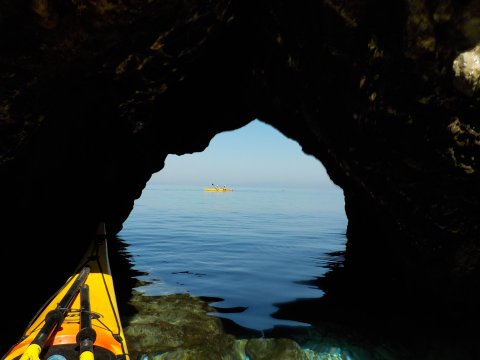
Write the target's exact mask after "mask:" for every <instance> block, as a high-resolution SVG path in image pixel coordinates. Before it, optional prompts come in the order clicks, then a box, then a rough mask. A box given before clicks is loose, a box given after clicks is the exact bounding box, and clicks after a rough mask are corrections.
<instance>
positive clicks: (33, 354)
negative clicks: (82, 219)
mask: <svg viewBox="0 0 480 360" xmlns="http://www.w3.org/2000/svg"><path fill="white" fill-rule="evenodd" d="M89 273H90V268H89V267H88V266H85V267H84V268H83V269H82V270H81V271H80V273H79V274H78V277H77V278H76V279H75V281H74V282H73V284H72V285H71V286H70V288H69V289H68V291H67V292H66V294H65V295H64V296H63V298H62V299H61V300H60V302H59V303H58V304H57V307H56V308H55V310H52V311H50V312H49V313H48V314H47V316H46V317H45V324H43V326H42V328H41V329H40V331H39V332H38V334H37V336H35V339H33V340H32V342H31V343H30V345H28V347H27V349H26V350H25V352H24V353H23V355H22V356H21V357H20V360H38V359H39V355H40V353H41V352H42V349H43V347H44V346H45V343H46V342H47V340H48V339H49V338H50V336H51V335H52V333H53V332H54V331H55V329H57V327H59V326H60V325H61V324H62V323H63V320H64V319H65V314H66V313H67V311H68V307H69V305H70V303H71V302H72V300H73V299H74V298H75V296H76V295H77V293H78V291H79V290H80V287H81V286H82V285H83V283H84V282H85V280H86V279H87V277H88V274H89Z"/></svg>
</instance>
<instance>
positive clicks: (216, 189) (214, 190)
mask: <svg viewBox="0 0 480 360" xmlns="http://www.w3.org/2000/svg"><path fill="white" fill-rule="evenodd" d="M203 190H204V191H206V192H230V191H233V189H229V188H204V189H203Z"/></svg>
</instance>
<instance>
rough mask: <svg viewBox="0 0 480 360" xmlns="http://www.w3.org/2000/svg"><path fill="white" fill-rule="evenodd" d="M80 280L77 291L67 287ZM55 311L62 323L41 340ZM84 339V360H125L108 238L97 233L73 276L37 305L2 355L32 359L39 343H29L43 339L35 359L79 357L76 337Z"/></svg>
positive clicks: (123, 338) (126, 353)
mask: <svg viewBox="0 0 480 360" xmlns="http://www.w3.org/2000/svg"><path fill="white" fill-rule="evenodd" d="M80 277H81V278H80ZM79 282H82V283H83V285H81V287H79V288H78V290H72V287H73V288H75V289H76V285H77V284H78V283H79ZM73 291H74V294H73V295H71V299H72V300H71V301H69V305H68V308H61V306H60V305H59V304H61V302H62V301H65V300H64V299H65V298H66V297H68V296H69V292H70V294H71V293H72V292H73ZM81 294H82V295H81ZM86 304H87V305H88V307H86ZM82 307H83V308H82ZM88 308H89V309H88ZM58 312H60V313H61V314H62V318H61V320H60V322H61V323H60V324H59V325H57V324H56V325H55V326H54V330H53V332H51V335H48V339H43V338H46V337H47V336H46V335H42V329H45V327H46V326H47V325H46V324H47V323H48V322H49V321H51V317H52V314H54V315H58ZM49 314H50V315H49ZM82 314H83V315H82ZM49 316H50V320H49ZM82 316H83V319H82ZM85 324H87V325H85ZM85 328H86V330H85ZM80 330H82V332H80ZM92 330H93V331H92ZM43 331H45V330H43ZM77 337H78V340H77ZM85 338H87V339H90V340H92V341H91V345H92V347H91V351H90V354H89V355H83V354H82V356H83V358H84V359H86V360H87V359H88V360H93V359H96V360H98V359H112V360H113V359H115V360H119V359H124V360H129V355H128V350H127V345H126V342H125V336H124V333H123V328H122V325H121V322H120V316H119V311H118V306H117V301H116V296H115V289H114V285H113V278H112V275H111V271H110V265H109V262H108V249H107V239H106V237H105V236H102V235H100V236H99V235H97V237H96V238H95V240H94V241H92V244H91V245H90V247H89V249H88V250H87V252H86V253H85V256H84V258H83V261H82V262H81V264H80V265H79V266H78V268H77V270H76V271H75V272H74V274H73V275H72V276H71V277H70V278H69V279H68V280H67V282H66V283H65V285H64V286H63V287H62V288H61V289H60V290H58V292H57V293H55V294H54V295H53V296H52V298H51V299H50V300H49V301H48V302H47V303H46V304H45V305H44V307H43V308H42V309H40V311H39V312H38V313H37V315H36V316H35V317H34V318H33V319H32V321H31V322H30V324H29V325H28V327H27V329H26V330H25V332H24V334H23V336H22V337H21V339H20V341H19V342H18V343H17V344H15V345H14V346H13V347H12V348H11V349H10V351H9V352H8V353H7V355H6V356H5V357H4V358H3V359H5V360H10V359H17V358H20V357H21V356H22V355H23V354H25V355H23V359H22V360H24V359H33V358H35V356H31V355H30V351H32V348H34V350H33V351H34V352H35V351H37V353H38V351H40V350H39V349H38V347H37V348H36V349H35V345H33V346H30V345H31V344H35V343H36V341H43V342H44V345H43V348H42V349H41V353H40V359H48V358H49V357H51V356H53V355H57V356H56V357H55V358H52V360H53V359H55V360H64V359H67V360H69V359H79V358H80V359H82V357H80V351H79V349H80V343H81V340H84V339H85ZM39 339H40V340H39ZM34 340H35V341H34ZM82 344H83V343H82ZM62 357H63V358H62Z"/></svg>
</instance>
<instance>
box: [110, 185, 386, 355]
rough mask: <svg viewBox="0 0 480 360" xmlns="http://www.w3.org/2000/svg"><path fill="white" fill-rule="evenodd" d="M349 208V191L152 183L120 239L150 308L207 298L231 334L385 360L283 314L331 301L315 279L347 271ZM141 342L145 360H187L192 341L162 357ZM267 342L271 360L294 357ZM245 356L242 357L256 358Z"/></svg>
mask: <svg viewBox="0 0 480 360" xmlns="http://www.w3.org/2000/svg"><path fill="white" fill-rule="evenodd" d="M344 205H345V204H344V197H343V192H342V190H341V189H340V188H338V187H336V186H335V185H331V186H319V187H317V188H289V187H285V188H282V187H278V188H266V187H242V186H238V187H234V188H233V191H232V192H218V193H216V192H205V191H204V190H203V187H202V186H168V185H162V184H149V185H148V186H147V187H146V188H145V189H144V191H143V193H142V196H141V197H140V198H139V199H137V200H136V201H135V205H134V209H133V211H132V213H131V215H130V216H129V218H128V219H127V221H126V222H125V223H124V224H123V229H122V231H121V232H120V233H119V234H118V237H119V238H120V239H121V240H122V241H124V242H125V244H126V245H127V249H128V253H129V256H130V257H131V261H132V263H133V267H134V269H135V270H136V271H138V272H139V273H140V274H141V275H139V277H138V278H139V280H140V284H139V286H138V287H136V288H135V291H136V292H137V293H138V296H140V297H142V298H143V300H144V301H145V302H148V301H149V302H151V301H152V299H154V301H155V302H156V303H157V304H160V303H163V301H164V300H162V299H168V296H172V295H175V294H181V295H188V296H191V297H194V298H199V299H203V300H204V301H206V302H208V304H209V305H210V306H212V307H214V309H215V310H213V311H209V312H208V313H207V314H206V316H208V317H212V318H217V319H220V320H221V321H222V322H223V324H224V331H226V332H227V333H230V334H232V335H233V336H234V337H235V338H236V339H242V338H243V339H244V338H250V339H252V338H257V339H263V340H266V339H270V340H271V341H272V338H273V339H274V340H275V338H277V339H278V338H290V339H292V340H294V341H295V344H293V345H294V346H293V345H292V344H290V345H289V346H293V347H294V348H295V349H296V350H295V351H297V350H298V349H301V351H303V352H304V354H303V355H301V356H305V357H304V358H305V359H338V360H340V359H344V360H345V359H347V360H353V359H374V358H375V359H382V357H381V356H380V355H379V350H378V349H376V350H374V351H373V352H372V349H365V348H362V347H361V346H358V345H355V346H350V345H349V344H348V342H347V341H346V338H343V339H342V338H338V336H337V337H335V335H334V334H333V335H332V333H331V332H330V333H329V334H327V335H325V332H323V333H322V332H321V331H320V330H318V331H316V329H315V328H314V326H313V325H312V324H311V323H310V322H309V320H308V316H307V318H305V316H303V317H302V318H301V319H300V320H298V319H297V320H296V319H294V318H292V317H291V316H288V318H282V315H281V314H282V312H281V311H280V312H279V308H282V307H284V306H286V307H287V308H288V305H289V304H295V303H296V302H298V301H299V300H302V301H308V300H312V301H314V300H315V299H321V298H322V297H323V296H324V292H323V290H322V289H321V288H320V287H319V286H317V285H316V283H315V280H316V279H318V278H321V277H323V276H324V275H325V274H326V273H327V272H328V271H329V270H330V269H331V268H332V262H336V265H337V266H341V261H342V254H343V253H344V251H345V246H346V241H347V239H346V228H347V218H346V215H345V209H344ZM176 301H178V299H177V300H176ZM192 306H193V305H192ZM187 317H188V315H187ZM191 317H192V319H191V320H192V322H194V321H196V320H197V319H196V317H197V314H196V313H195V314H193V315H192V316H191ZM157 318H158V319H160V314H159V315H158V317H157ZM182 318H185V316H182ZM194 318H195V319H194ZM170 320H171V319H170ZM139 321H140V320H139ZM157 322H160V320H158V321H157ZM192 326H194V325H192ZM200 326H201V325H200ZM182 329H184V328H182ZM142 331H143V330H142ZM156 331H157V330H153V333H154V334H153V338H154V339H155V338H156V337H158V339H159V340H158V341H159V342H160V341H162V340H161V339H164V337H162V335H161V334H160V332H163V331H165V330H164V328H159V329H158V334H155V332H156ZM186 332H187V331H184V330H183V332H182V334H184V333H186ZM163 335H164V334H163ZM142 336H143V337H144V335H142ZM142 336H140V337H136V338H133V340H131V343H132V342H135V341H138V344H132V348H135V349H136V357H137V358H141V359H143V360H146V359H148V358H155V359H174V358H175V359H176V358H179V359H180V358H188V357H185V356H186V355H185V353H182V351H183V352H185V351H187V350H186V349H185V347H186V344H192V341H191V340H187V339H182V340H178V341H177V342H176V343H175V344H177V346H176V347H175V346H173V345H172V346H170V347H168V348H165V347H162V346H161V344H159V345H158V348H157V349H155V347H154V346H153V347H152V346H151V343H152V341H149V343H148V349H147V343H146V342H145V343H144V342H143V341H144V338H143V337H142ZM185 336H187V335H185ZM197 336H198V334H197ZM135 339H138V340H135ZM163 341H165V340H163ZM209 341H210V342H212V341H211V339H210V340H209ZM153 342H155V340H153ZM219 342H220V341H219ZM269 344H270V345H268V346H266V347H264V348H263V349H264V351H267V352H268V351H273V350H271V349H272V347H273V348H275V349H277V350H275V351H277V352H276V354H277V355H272V358H278V359H284V358H285V359H289V358H290V357H289V355H285V357H282V356H283V355H279V354H281V351H280V350H279V349H284V347H285V344H283V343H281V344H279V343H275V342H273V343H272V342H269ZM272 344H273V345H272ZM297 344H298V347H297ZM197 345H198V344H197ZM142 347H144V348H142ZM243 347H244V348H245V343H244V345H243ZM287 347H288V346H287ZM237 348H239V347H238V346H237ZM240 348H241V346H240ZM247 348H248V347H247ZM250 348H251V346H250ZM152 349H153V350H152ZM269 349H270V350H269ZM189 351H190V350H189ZM225 351H227V350H225ZM228 351H230V350H228ZM238 351H239V353H237V354H236V355H235V356H238V357H237V358H241V359H246V360H254V359H253V357H252V355H248V354H247V353H242V352H241V350H238ZM252 351H253V350H252ZM284 351H287V353H288V352H289V351H290V354H293V353H292V352H291V351H294V350H292V349H288V350H284ZM375 351H376V352H375ZM382 351H383V352H382V354H384V355H385V354H386V353H387V350H385V349H382ZM212 353H213V350H212ZM240 353H241V354H240ZM239 354H240V355H239ZM182 356H184V357H182ZM291 356H292V357H291V358H292V359H297V358H299V359H300V358H302V357H301V356H300V355H298V356H300V357H297V355H295V356H294V355H291ZM388 356H391V357H390V358H391V359H394V358H395V357H394V355H392V354H389V355H388ZM388 356H387V355H385V359H387V358H389V357H388ZM193 358H196V357H195V356H194V357H193ZM198 358H200V357H198ZM207 358H208V357H207ZM211 358H212V359H216V358H219V359H236V357H228V356H227V355H221V356H220V355H218V356H217V357H216V356H213V355H212V357H211ZM257 358H259V359H260V358H262V359H268V358H269V356H268V355H265V354H263V355H259V356H258V357H257ZM202 359H203V357H202Z"/></svg>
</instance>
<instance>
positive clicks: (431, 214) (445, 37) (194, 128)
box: [0, 0, 480, 344]
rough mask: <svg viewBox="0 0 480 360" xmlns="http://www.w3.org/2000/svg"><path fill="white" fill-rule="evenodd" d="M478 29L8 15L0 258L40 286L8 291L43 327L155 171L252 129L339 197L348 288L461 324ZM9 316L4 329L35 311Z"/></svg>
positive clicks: (154, 5) (7, 5) (475, 262)
mask: <svg viewBox="0 0 480 360" xmlns="http://www.w3.org/2000/svg"><path fill="white" fill-rule="evenodd" d="M479 19H480V5H479V3H478V2H476V1H471V2H465V1H451V0H436V1H424V0H403V1H396V2H393V3H391V2H382V1H377V0H355V1H342V0H325V1H302V2H298V1H293V0H289V1H285V0H284V1H268V0H265V1H245V0H242V1H240V0H233V1H232V0H229V1H227V0H203V1H200V0H189V1H184V2H177V1H165V0H133V1H124V0H116V1H112V0H102V1H82V0H75V1H73V0H72V1H68V2H59V1H54V0H30V1H27V0H26V1H17V0H5V1H2V3H1V5H0V30H1V31H0V49H1V55H0V65H1V67H0V199H1V202H0V209H1V214H0V215H1V216H0V218H1V219H2V220H1V221H2V224H1V225H2V232H3V236H2V239H4V251H5V254H6V255H5V256H8V257H9V258H11V259H13V260H12V261H16V263H18V266H17V267H16V268H22V270H23V269H24V268H25V266H24V264H26V268H27V269H26V270H25V271H26V273H27V279H30V278H31V276H29V275H28V274H29V270H35V273H38V272H40V273H41V279H42V281H34V280H32V281H31V282H29V283H28V286H26V285H25V283H24V282H23V281H19V279H18V277H19V276H20V275H19V276H18V277H17V276H13V277H12V276H10V275H9V276H7V275H4V276H3V278H4V279H2V280H4V281H3V285H4V287H5V289H8V291H9V292H10V293H13V294H16V295H17V297H18V298H22V299H23V298H28V299H29V304H30V305H31V306H32V309H36V308H38V306H40V305H41V304H42V303H43V301H44V300H45V299H47V298H48V296H49V295H50V293H51V291H52V290H53V289H56V288H57V285H59V284H60V283H61V281H63V279H64V278H65V276H67V275H69V274H70V271H71V269H73V267H74V266H75V264H76V262H77V260H78V259H79V258H80V256H81V254H82V253H83V249H84V247H85V246H86V243H87V241H88V240H87V239H88V237H89V235H90V234H91V233H92V232H93V229H94V228H95V224H96V222H97V221H98V220H99V219H103V220H106V222H107V226H108V228H107V231H109V232H110V233H111V234H114V233H117V232H118V231H119V230H120V229H121V226H122V223H123V222H124V221H125V219H126V218H127V217H128V215H129V213H130V211H131V210H132V208H133V203H134V200H135V199H136V198H138V197H139V196H141V192H142V189H143V188H144V186H145V184H146V182H147V181H148V179H149V178H150V176H151V174H152V173H154V172H157V171H160V170H161V169H162V168H163V166H164V160H165V158H166V156H167V155H168V154H177V155H182V154H187V153H193V152H199V151H203V150H204V149H205V148H206V147H207V146H208V143H209V141H210V140H211V139H212V138H213V136H215V134H217V133H219V132H222V131H226V130H233V129H237V128H239V127H241V126H243V125H245V124H247V123H248V122H250V121H251V120H253V119H255V118H259V119H261V120H262V121H265V122H266V123H269V124H271V125H272V126H274V127H275V128H277V129H278V130H279V131H281V132H282V133H283V134H285V135H286V136H287V137H289V138H291V139H293V140H295V141H297V142H298V143H299V144H300V145H301V146H302V149H303V151H304V152H305V153H306V154H309V155H313V156H315V157H316V158H317V159H319V160H320V161H321V162H322V163H323V165H324V166H325V167H326V169H327V172H328V174H329V175H330V177H331V179H332V180H333V181H334V182H335V183H336V184H338V185H339V186H340V187H341V188H342V189H343V191H344V194H345V204H346V206H345V208H346V213H347V216H348V220H349V222H348V229H347V236H348V248H347V254H346V256H345V258H346V262H345V268H346V269H348V271H349V272H350V278H351V281H347V282H346V285H345V286H353V287H355V286H358V285H355V284H360V283H361V284H362V286H364V287H365V288H366V289H367V290H366V291H365V293H372V294H374V293H376V294H375V295H372V299H374V300H375V299H376V300H375V301H378V302H380V303H383V304H396V303H397V304H398V303H401V304H405V303H409V304H411V305H412V306H414V307H418V309H419V313H422V311H423V310H425V311H431V309H432V306H434V307H435V308H437V309H441V311H448V309H455V314H457V311H459V310H461V311H462V312H466V313H468V314H469V316H467V317H465V318H468V319H473V318H474V317H472V316H473V315H475V314H476V315H478V310H477V306H476V305H475V304H477V303H478V301H479V299H480V296H479V291H478V290H479V286H480V284H479V279H480V262H479V259H480V257H479V254H480V244H479V228H478V227H479V225H478V224H479V223H480V221H479V220H480V209H479V199H480V196H479V195H480V194H479V186H478V184H479V175H478V174H479V163H478V161H477V158H478V156H479V143H478V133H479V131H480V128H479V127H480V125H479V123H478V119H479V113H478V96H477V87H478V84H477V82H478V79H477V77H478V76H477V75H476V71H477V70H476V68H475V64H476V60H475V59H476V58H475V56H476V55H475V54H473V53H470V52H471V51H472V49H475V47H476V46H477V44H478V43H479V42H480V32H479V31H478V26H477V24H478V23H479ZM475 51H476V50H475ZM470 54H471V55H470ZM77 250H78V251H77ZM11 266H12V265H11V264H10V263H8V262H4V263H3V265H2V270H3V271H2V273H3V274H7V273H8V272H9V271H10V270H11ZM46 279H48V280H49V281H48V283H49V285H50V286H45V285H44V284H45V283H46V281H45V280H46ZM349 284H350V285H349ZM352 284H353V285H352ZM363 290H365V289H363ZM31 294H35V296H31ZM399 296H400V297H401V300H400V298H399ZM372 301H373V300H372ZM5 302H6V304H5V305H4V306H6V307H7V308H8V309H12V311H9V312H8V314H5V324H7V325H8V327H10V325H12V326H13V324H14V323H16V324H25V323H26V322H27V321H28V320H29V318H30V316H31V314H32V313H33V312H34V311H31V312H30V313H28V312H20V311H17V310H19V308H18V301H17V299H16V298H10V297H7V298H6V299H5ZM452 304H454V306H452ZM455 314H453V315H452V316H453V317H457V318H458V319H462V318H463V317H462V316H460V315H458V314H457V315H455ZM21 327H22V328H23V325H21ZM12 337H13V339H15V337H14V336H13V335H12ZM4 340H5V342H4V343H5V344H8V343H10V342H11V341H8V339H4ZM12 341H13V340H12Z"/></svg>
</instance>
